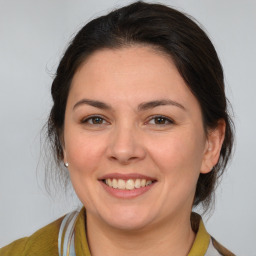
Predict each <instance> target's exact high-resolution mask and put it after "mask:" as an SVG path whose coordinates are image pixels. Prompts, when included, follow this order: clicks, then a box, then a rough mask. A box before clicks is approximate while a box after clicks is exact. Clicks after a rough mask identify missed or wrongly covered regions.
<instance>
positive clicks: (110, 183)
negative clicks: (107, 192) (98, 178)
mask: <svg viewBox="0 0 256 256" xmlns="http://www.w3.org/2000/svg"><path fill="white" fill-rule="evenodd" d="M106 184H107V185H109V186H110V187H112V181H111V179H107V180H106Z"/></svg>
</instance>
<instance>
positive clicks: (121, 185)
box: [117, 179, 125, 189]
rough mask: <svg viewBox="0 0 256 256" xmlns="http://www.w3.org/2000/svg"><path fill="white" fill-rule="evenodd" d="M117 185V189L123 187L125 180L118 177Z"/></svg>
mask: <svg viewBox="0 0 256 256" xmlns="http://www.w3.org/2000/svg"><path fill="white" fill-rule="evenodd" d="M117 187H118V188H119V189H125V180H121V179H119V180H118V181H117Z"/></svg>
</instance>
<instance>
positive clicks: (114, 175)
mask: <svg viewBox="0 0 256 256" xmlns="http://www.w3.org/2000/svg"><path fill="white" fill-rule="evenodd" d="M106 179H122V180H129V179H134V180H136V179H145V180H152V181H155V180H156V179H155V178H152V177H149V176H147V175H143V174H139V173H126V174H123V173H109V174H106V175H103V176H101V177H100V178H99V180H106Z"/></svg>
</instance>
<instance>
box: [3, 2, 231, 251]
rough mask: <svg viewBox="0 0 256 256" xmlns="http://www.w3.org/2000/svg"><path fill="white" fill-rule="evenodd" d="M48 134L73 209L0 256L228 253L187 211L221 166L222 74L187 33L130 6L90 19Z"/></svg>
mask: <svg viewBox="0 0 256 256" xmlns="http://www.w3.org/2000/svg"><path fill="white" fill-rule="evenodd" d="M52 98H53V107H52V110H51V113H50V116H49V120H48V135H49V139H50V141H51V142H52V146H53V149H54V152H55V157H56V161H57V163H58V164H59V165H62V164H63V163H64V165H65V167H66V168H67V170H68V172H69V175H70V179H71V182H72V184H73V187H74V189H75V191H76V194H77V195H78V197H79V199H80V200H81V202H82V203H83V205H84V207H83V208H82V209H81V210H80V211H78V212H76V211H75V212H72V213H70V214H68V215H66V216H63V217H62V218H60V219H58V220H56V221H55V222H53V223H51V224H49V225H48V226H46V227H44V228H42V229H40V230H39V231H37V232H36V233H34V234H33V235H32V236H30V237H28V238H22V239H20V240H17V241H15V242H13V243H12V244H10V245H8V246H6V247H4V248H2V249H1V250H0V255H1V256H2V255H3V256H5V255H58V254H59V255H79V256H82V255H86V256H88V255H92V256H97V255H136V254H137V255H147V256H149V255H164V256H166V255H177V256H179V255H189V256H192V255H193V256H201V255H208V256H215V255H233V254H232V253H231V252H229V251H228V250H227V249H225V248H224V247H223V246H221V245H220V244H219V243H218V242H217V241H216V240H215V239H214V238H212V237H210V235H209V234H208V233H207V231H206V230H205V228H204V225H203V222H202V220H201V217H200V216H199V215H197V214H195V213H192V207H193V206H197V205H199V204H202V205H203V206H204V209H205V211H207V210H208V209H209V208H210V206H211V199H212V197H213V196H214V189H215V185H216V181H217V178H218V177H219V176H220V175H221V174H222V172H223V171H224V168H225V166H226V164H227V162H228V160H229V158H230V155H231V151H232V143H233V132H232V122H231V120H230V117H229V115H228V113H227V100H226V97H225V91H224V81H223V71H222V67H221V64H220V62H219V59H218V56H217V54H216V52H215V49H214V47H213V45H212V43H211V42H210V40H209V39H208V37H207V36H206V34H205V33H204V32H203V31H202V30H201V29H200V28H199V27H198V25H197V24H196V23H195V22H193V21H192V20H191V19H189V18H188V17H186V16H185V15H184V14H182V13H180V12H178V11H176V10H174V9H171V8H169V7H166V6H164V5H160V4H148V3H143V2H136V3H133V4H131V5H128V6H126V7H123V8H120V9H117V10H115V11H113V12H111V13H109V14H108V15H106V16H102V17H99V18H97V19H94V20H92V21H91V22H89V23H88V24H87V25H86V26H84V27H83V28H82V29H81V30H80V31H79V32H78V34H77V35H76V36H75V38H74V39H73V41H72V42H71V44H70V46H69V47H68V49H67V50H66V52H65V54H64V56H63V58H62V60H61V62H60V64H59V67H58V69H57V73H56V77H55V79H54V81H53V84H52Z"/></svg>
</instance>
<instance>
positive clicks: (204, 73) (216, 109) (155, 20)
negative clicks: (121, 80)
mask: <svg viewBox="0 0 256 256" xmlns="http://www.w3.org/2000/svg"><path fill="white" fill-rule="evenodd" d="M138 44H139V45H147V46H151V47H154V48H156V49H158V50H159V52H162V53H165V54H167V55H168V56H170V57H171V58H172V60H173V61H174V63H175V65H176V67H177V69H178V71H179V73H180V75H181V76H182V77H183V79H184V80H185V82H186V84H187V86H188V87H189V88H190V90H191V92H192V93H193V94H194V96H195V97H196V98H197V100H198V102H199V103H200V106H201V110H202V116H203V123H204V127H205V128H206V129H205V130H206V131H207V129H208V128H215V127H216V126H217V124H218V121H219V120H220V119H223V120H224V121H225V122H226V132H225V139H224V142H223V145H222V149H221V153H220V158H219V161H218V163H217V165H216V166H215V167H214V168H213V170H212V171H211V172H209V173H207V174H200V177H199V179H198V183H197V188H196V193H195V198H194V206H196V205H198V204H199V203H202V204H203V206H204V208H205V209H206V210H207V209H208V208H209V206H210V203H211V199H212V198H213V196H214V190H215V187H216V182H217V178H218V177H220V176H221V175H222V173H223V171H224V168H225V167H226V165H227V162H228V160H229V159H230V155H231V151H232V145H233V129H232V127H233V124H232V120H231V119H230V116H229V114H228V111H227V103H228V101H227V99H226V96H225V89H224V78H223V70H222V66H221V63H220V61H219V59H218V56H217V53H216V51H215V49H214V46H213V45H212V43H211V41H210V40H209V38H208V37H207V35H206V34H205V32H204V31H203V30H202V29H201V28H200V27H199V26H198V25H197V24H196V22H195V21H193V20H192V18H189V17H188V16H187V15H185V14H183V13H181V12H179V11H177V10H175V9H173V8H170V7H167V6H165V5H162V4H150V3H144V2H142V1H138V2H135V3H133V4H130V5H128V6H125V7H122V8H119V9H116V10H114V11H112V12H110V13H109V14H107V15H105V16H101V17H99V18H96V19H94V20H92V21H90V22H89V23H88V24H86V25H85V26H84V27H83V28H82V29H81V30H80V31H79V32H78V33H77V35H76V36H75V37H74V39H73V40H72V42H71V43H70V45H69V47H68V48H67V50H66V52H65V54H64V56H63V57H62V59H61V61H60V64H59V66H58V69H57V72H56V76H55V78H54V81H53V83H52V90H51V93H52V98H53V107H52V109H51V113H50V116H49V120H48V138H49V140H50V142H51V145H52V149H53V150H54V154H55V160H56V162H57V164H59V165H60V163H61V162H62V161H63V150H62V145H61V136H62V133H63V124H64V115H65V109H66V102H67V97H68V93H69V89H70V85H71V82H72V78H73V76H74V74H75V72H76V70H77V68H78V67H79V66H80V65H81V63H82V62H83V61H85V59H86V58H87V57H88V56H89V55H91V54H92V53H94V52H95V51H97V50H100V49H103V48H108V49H118V48H121V47H124V46H132V45H138Z"/></svg>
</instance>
